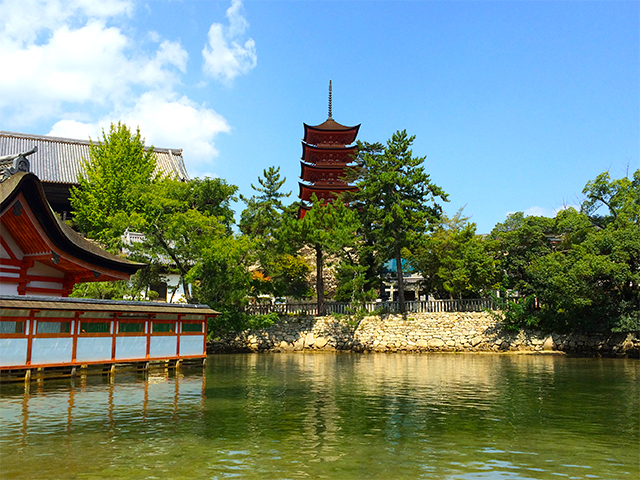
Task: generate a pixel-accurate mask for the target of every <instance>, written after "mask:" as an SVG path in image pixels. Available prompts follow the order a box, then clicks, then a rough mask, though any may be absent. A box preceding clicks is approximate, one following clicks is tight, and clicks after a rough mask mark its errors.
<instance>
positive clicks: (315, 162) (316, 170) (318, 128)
mask: <svg viewBox="0 0 640 480" xmlns="http://www.w3.org/2000/svg"><path fill="white" fill-rule="evenodd" d="M359 129H360V125H356V126H355V127H345V126H344V125H340V124H339V123H338V122H336V121H335V120H334V119H333V118H332V116H331V81H329V117H328V118H327V120H326V121H325V122H324V123H321V124H320V125H315V126H311V125H307V124H306V123H305V124H304V139H303V140H302V161H301V162H300V167H301V173H300V178H301V179H302V182H300V195H299V197H300V200H301V201H302V202H301V203H302V206H301V208H300V218H302V217H304V215H305V213H306V212H307V211H308V210H309V209H310V208H311V206H312V204H311V198H312V196H313V194H314V193H315V195H316V197H318V200H320V201H321V202H323V203H327V202H331V201H333V200H334V199H335V198H336V197H337V196H338V195H339V194H340V193H342V192H345V191H353V190H356V189H357V187H355V186H354V185H351V184H349V183H348V182H346V181H345V179H344V176H345V173H346V172H345V170H346V169H347V168H348V167H349V166H351V164H352V163H353V158H354V156H355V154H356V146H355V145H354V143H355V141H356V137H357V135H358V130H359Z"/></svg>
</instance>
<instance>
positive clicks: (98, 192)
mask: <svg viewBox="0 0 640 480" xmlns="http://www.w3.org/2000/svg"><path fill="white" fill-rule="evenodd" d="M155 168H156V161H155V156H154V154H153V147H151V148H149V149H147V150H146V151H145V147H144V140H143V139H142V138H141V136H140V130H136V133H135V134H133V133H131V131H130V130H129V128H127V126H126V125H124V124H121V123H118V124H117V125H113V124H112V125H111V128H110V129H109V133H108V134H107V133H105V132H104V130H103V131H102V140H101V141H100V142H91V145H90V146H89V158H88V159H83V161H82V171H81V173H80V175H79V176H78V184H79V186H78V187H77V188H76V187H73V188H72V189H71V209H72V210H73V215H74V221H75V224H76V227H77V228H78V229H79V230H80V231H81V232H82V233H84V234H85V235H86V236H88V237H89V238H95V239H98V240H100V241H101V242H103V243H104V244H106V245H107V246H108V247H111V248H112V249H114V248H118V246H119V245H118V242H117V240H118V239H119V238H120V235H121V234H122V232H118V231H114V230H113V226H112V223H111V217H113V216H114V215H116V214H119V213H122V212H124V213H132V212H134V211H136V210H137V209H139V208H142V206H143V204H142V202H141V199H140V198H139V197H138V195H137V192H138V187H139V186H141V185H150V184H151V183H152V181H153V178H152V175H153V172H154V170H155ZM114 240H115V242H114Z"/></svg>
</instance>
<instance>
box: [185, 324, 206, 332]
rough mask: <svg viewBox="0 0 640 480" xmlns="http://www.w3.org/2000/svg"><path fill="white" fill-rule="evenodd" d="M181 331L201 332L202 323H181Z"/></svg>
mask: <svg viewBox="0 0 640 480" xmlns="http://www.w3.org/2000/svg"><path fill="white" fill-rule="evenodd" d="M182 332H183V333H187V332H198V333H202V324H201V323H183V324H182Z"/></svg>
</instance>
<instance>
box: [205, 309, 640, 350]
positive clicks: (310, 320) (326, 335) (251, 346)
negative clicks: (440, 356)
mask: <svg viewBox="0 0 640 480" xmlns="http://www.w3.org/2000/svg"><path fill="white" fill-rule="evenodd" d="M409 315H410V316H409ZM409 315H407V316H404V317H403V316H401V315H385V316H370V317H364V318H362V319H360V320H359V321H356V320H354V319H351V318H349V317H340V318H335V317H333V316H325V317H305V316H303V317H283V318H281V319H280V321H279V322H276V323H275V324H273V325H271V326H269V327H267V328H264V329H261V330H246V331H243V332H235V333H230V334H227V335H225V336H223V337H221V338H218V339H214V340H212V341H210V342H209V343H208V344H207V353H209V354H211V353H233V352H236V353H241V352H271V353H277V352H340V351H345V352H354V353H366V352H383V353H509V354H545V355H548V354H559V355H563V354H565V355H571V356H583V357H622V358H624V357H626V358H640V332H631V333H610V334H604V333H592V334H557V333H544V332H540V331H536V330H520V331H510V330H505V329H503V328H502V326H501V324H500V321H499V320H498V319H496V318H495V317H494V316H493V315H491V314H490V313H488V312H452V313H424V314H409Z"/></svg>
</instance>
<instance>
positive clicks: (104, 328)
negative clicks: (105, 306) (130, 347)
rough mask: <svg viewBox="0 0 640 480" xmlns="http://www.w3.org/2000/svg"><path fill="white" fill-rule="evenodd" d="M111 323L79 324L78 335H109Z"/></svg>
mask: <svg viewBox="0 0 640 480" xmlns="http://www.w3.org/2000/svg"><path fill="white" fill-rule="evenodd" d="M110 327H111V322H80V333H109V332H110V331H111V328H110Z"/></svg>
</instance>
